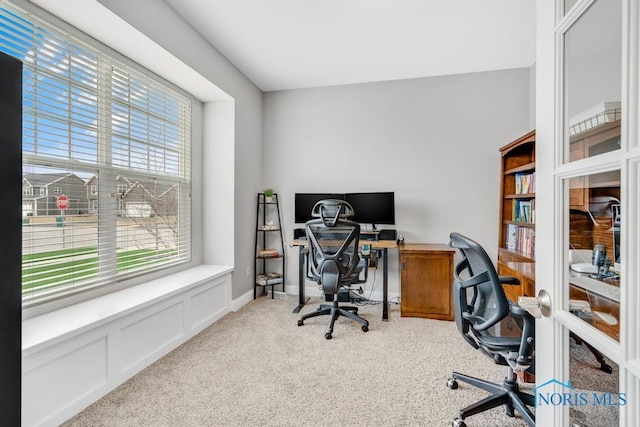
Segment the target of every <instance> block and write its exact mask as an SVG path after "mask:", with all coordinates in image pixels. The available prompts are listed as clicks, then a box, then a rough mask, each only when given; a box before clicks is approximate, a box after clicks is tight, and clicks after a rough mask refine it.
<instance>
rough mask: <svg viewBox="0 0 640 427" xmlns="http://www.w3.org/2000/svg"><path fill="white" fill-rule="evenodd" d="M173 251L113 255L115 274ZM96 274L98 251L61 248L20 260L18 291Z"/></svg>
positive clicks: (92, 276) (118, 253)
mask: <svg viewBox="0 0 640 427" xmlns="http://www.w3.org/2000/svg"><path fill="white" fill-rule="evenodd" d="M175 253H176V251H175V249H162V250H154V249H133V250H129V251H118V252H117V253H116V268H117V270H118V271H125V270H132V269H137V268H140V267H144V266H149V265H153V264H157V263H159V262H161V261H164V260H166V258H167V257H168V256H172V255H175ZM97 275H98V249H97V248H96V247H85V248H77V249H63V250H56V251H50V252H42V253H38V254H29V255H23V257H22V290H23V292H24V291H25V290H35V289H37V288H43V287H53V286H54V285H55V284H59V285H63V284H65V283H71V282H75V283H79V282H84V281H87V280H91V279H93V278H96V277H97Z"/></svg>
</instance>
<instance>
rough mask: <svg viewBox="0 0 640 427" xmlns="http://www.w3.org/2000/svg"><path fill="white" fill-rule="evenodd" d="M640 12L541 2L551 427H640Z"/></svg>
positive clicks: (629, 6) (542, 215) (539, 271)
mask: <svg viewBox="0 0 640 427" xmlns="http://www.w3.org/2000/svg"><path fill="white" fill-rule="evenodd" d="M639 14H640V13H639V6H638V1H637V0H555V1H552V0H538V1H537V17H536V18H537V29H538V36H537V49H538V53H537V59H536V80H537V82H536V136H537V141H536V150H537V152H536V173H537V176H536V179H537V189H538V194H537V195H536V204H537V207H536V216H537V219H536V221H537V224H536V288H537V291H538V292H540V291H541V290H545V291H547V292H548V293H549V295H550V299H551V316H550V317H546V318H545V317H543V318H541V319H540V320H538V321H537V322H536V388H535V392H536V403H537V406H536V418H537V419H536V421H537V425H540V426H551V425H555V426H574V425H575V426H617V425H620V426H638V425H640V415H639V411H640V405H639V403H640V398H639V396H640V382H639V378H640V340H639V339H638V334H639V331H640V316H639V315H638V311H639V309H638V307H640V292H639V291H638V285H639V283H640V280H639V279H640V275H639V270H638V260H639V259H640V248H639V243H638V241H639V239H638V237H639V234H640V233H639V225H638V223H639V216H638V212H640V200H639V197H638V193H639V191H640V144H639V141H638V119H639V111H640V109H639V106H638V93H639V91H640V84H639V81H640V80H639V77H640V76H639V73H638V70H639V65H640V64H639V43H640V39H639V32H638V21H639ZM594 264H595V265H594ZM587 344H588V345H587ZM589 346H590V347H591V348H592V349H593V352H592V351H591V349H590V347H589ZM598 352H599V353H600V354H602V355H603V356H604V360H603V362H602V364H601V363H600V362H598V360H597V358H596V355H595V354H597V353H598ZM609 370H611V373H609V372H607V371H609Z"/></svg>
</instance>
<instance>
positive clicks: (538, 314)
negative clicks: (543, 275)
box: [518, 289, 551, 319]
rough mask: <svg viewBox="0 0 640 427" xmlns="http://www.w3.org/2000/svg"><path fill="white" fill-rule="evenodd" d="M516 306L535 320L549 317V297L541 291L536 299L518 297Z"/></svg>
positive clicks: (545, 292)
mask: <svg viewBox="0 0 640 427" xmlns="http://www.w3.org/2000/svg"><path fill="white" fill-rule="evenodd" d="M518 305H519V306H520V307H522V308H524V309H525V310H527V311H528V312H529V314H531V315H532V316H533V317H535V318H536V319H540V318H542V316H544V317H549V316H551V297H550V296H549V293H547V291H545V290H544V289H542V290H541V291H540V292H538V296H537V297H524V296H523V297H518Z"/></svg>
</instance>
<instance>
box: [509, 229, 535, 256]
mask: <svg viewBox="0 0 640 427" xmlns="http://www.w3.org/2000/svg"><path fill="white" fill-rule="evenodd" d="M535 240H536V231H535V229H533V228H531V227H523V226H519V225H516V224H507V237H506V241H505V247H506V248H507V250H509V251H513V252H522V253H524V254H527V255H531V256H533V255H534V254H535Z"/></svg>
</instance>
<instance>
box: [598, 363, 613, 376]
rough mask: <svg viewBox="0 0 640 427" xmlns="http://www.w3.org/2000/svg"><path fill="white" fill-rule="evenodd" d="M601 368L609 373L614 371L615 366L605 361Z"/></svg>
mask: <svg viewBox="0 0 640 427" xmlns="http://www.w3.org/2000/svg"><path fill="white" fill-rule="evenodd" d="M600 370H601V371H602V372H606V373H607V374H610V373H612V372H613V368H612V367H611V365H607V364H606V363H603V364H602V366H600Z"/></svg>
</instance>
